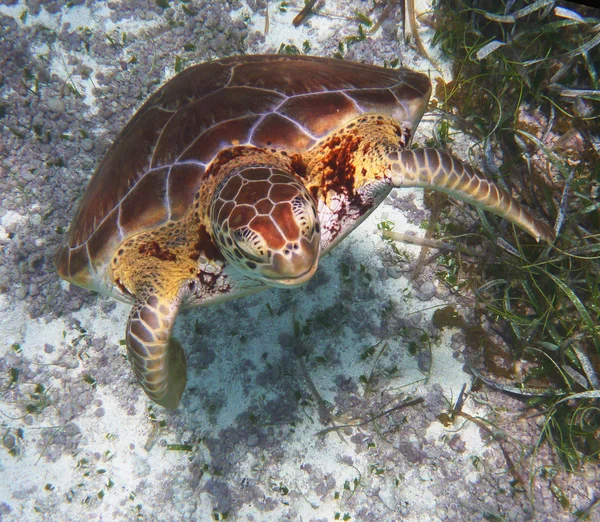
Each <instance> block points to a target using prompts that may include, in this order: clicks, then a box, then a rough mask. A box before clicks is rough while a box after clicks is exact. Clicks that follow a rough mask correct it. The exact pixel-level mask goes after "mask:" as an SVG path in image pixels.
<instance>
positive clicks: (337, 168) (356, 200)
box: [307, 115, 555, 251]
mask: <svg viewBox="0 0 600 522" xmlns="http://www.w3.org/2000/svg"><path fill="white" fill-rule="evenodd" d="M410 139H411V126H410V124H409V123H406V122H404V123H402V122H397V121H395V120H394V119H392V118H388V117H385V116H382V115H365V116H361V117H360V118H358V119H357V120H355V121H353V122H350V123H349V124H348V125H346V126H345V127H343V128H342V129H340V130H339V131H338V132H336V133H333V134H332V135H331V136H330V137H328V138H326V139H325V140H323V141H322V142H320V143H319V144H317V146H316V147H315V150H313V151H309V154H308V155H307V156H308V158H309V160H308V170H309V172H310V173H311V175H310V176H309V178H310V182H309V190H311V191H312V192H313V194H315V195H316V197H317V198H319V199H321V200H322V201H323V204H322V205H321V206H320V208H321V209H322V210H321V212H320V218H321V221H322V236H323V238H324V241H325V244H323V243H322V245H321V249H322V250H323V251H327V250H329V249H331V247H332V246H334V245H335V244H336V243H337V242H338V241H339V240H340V239H342V238H343V237H344V236H345V235H346V234H347V233H348V232H349V231H351V230H353V229H354V228H355V227H356V225H357V223H358V222H360V221H362V220H363V219H364V218H365V217H366V216H367V215H368V214H369V213H370V212H371V211H372V210H373V209H374V208H376V206H377V205H378V204H379V203H380V202H381V201H382V200H383V198H384V197H385V196H386V195H387V194H388V193H389V191H390V190H391V189H392V188H393V187H415V186H416V187H425V188H431V189H435V190H439V191H441V192H446V193H448V194H450V195H451V196H453V197H455V198H456V199H459V200H462V201H465V202H467V203H471V204H473V205H476V206H479V207H482V208H484V209H485V210H489V211H490V212H493V213H494V214H498V215H499V216H501V217H503V218H505V219H507V220H508V221H511V222H512V223H514V224H516V225H517V226H519V227H521V228H523V229H524V230H526V231H527V232H528V233H529V234H531V235H532V236H533V237H534V238H535V239H536V240H538V241H539V240H540V239H542V240H544V241H547V242H552V241H554V239H555V234H554V230H553V229H552V227H550V226H549V225H548V224H547V223H544V222H543V221H541V220H539V219H537V218H535V217H534V216H533V214H532V213H531V212H530V211H529V210H527V209H526V208H525V207H523V206H522V205H521V204H520V203H518V202H517V201H516V200H514V199H513V198H512V197H511V196H510V194H508V192H506V191H505V190H503V189H501V188H499V187H498V186H497V185H495V184H494V183H493V182H492V181H490V180H487V179H486V178H485V177H483V176H482V175H481V174H478V173H476V172H475V171H474V170H473V169H472V168H471V167H469V166H467V165H465V164H464V163H462V162H461V161H459V160H458V159H456V158H454V157H452V156H451V155H450V154H448V153H446V152H443V151H438V150H435V149H415V150H410V149H407V148H406V147H407V146H408V145H409V144H410ZM323 209H324V210H323ZM328 209H333V210H332V211H331V212H329V211H328ZM328 215H334V216H336V217H337V218H338V219H337V221H335V222H334V224H333V226H332V225H330V224H329V223H328Z"/></svg>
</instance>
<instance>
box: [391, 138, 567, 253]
mask: <svg viewBox="0 0 600 522" xmlns="http://www.w3.org/2000/svg"><path fill="white" fill-rule="evenodd" d="M391 171H392V173H391V176H390V179H391V182H392V185H393V186H394V187H423V188H431V189H435V190H439V191H440V192H445V193H446V194H449V195H450V196H452V197H454V198H456V199H459V200H461V201H464V202H466V203H470V204H472V205H475V206H478V207H481V208H483V209H484V210H488V211H490V212H492V213H494V214H497V215H498V216H501V217H503V218H504V219H506V220H508V221H510V222H511V223H514V224H515V225H517V226H519V227H521V228H522V229H523V230H525V231H526V232H527V233H528V234H530V235H531V236H532V237H534V238H535V240H536V241H539V240H540V239H541V240H543V241H546V242H548V243H552V242H554V240H555V239H556V234H555V233H554V229H553V228H552V227H551V226H550V225H548V224H547V223H544V222H543V221H540V220H539V219H537V218H536V217H534V216H533V214H532V213H531V212H530V211H529V210H528V209H526V208H525V207H524V206H523V205H521V204H520V203H519V202H518V201H516V200H515V199H513V198H512V197H511V196H510V194H509V193H508V192H506V190H504V189H502V188H500V187H498V185H496V184H495V183H493V182H492V181H490V180H488V179H485V178H483V177H482V176H481V174H478V173H477V172H475V170H474V169H473V168H471V167H470V166H469V165H466V164H465V163H463V162H462V161H460V160H458V159H456V158H455V157H453V156H451V155H450V154H448V153H447V152H444V151H441V150H436V149H413V150H403V151H400V152H399V154H398V161H394V162H393V163H392V168H391Z"/></svg>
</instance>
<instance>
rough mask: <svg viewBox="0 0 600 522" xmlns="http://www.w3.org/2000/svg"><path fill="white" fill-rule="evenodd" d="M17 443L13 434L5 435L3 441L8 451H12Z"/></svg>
mask: <svg viewBox="0 0 600 522" xmlns="http://www.w3.org/2000/svg"><path fill="white" fill-rule="evenodd" d="M15 442H16V439H15V436H14V435H13V434H12V433H7V434H6V435H4V438H3V439H2V444H4V447H5V448H6V449H12V448H13V447H14V445H15Z"/></svg>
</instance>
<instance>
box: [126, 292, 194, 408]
mask: <svg viewBox="0 0 600 522" xmlns="http://www.w3.org/2000/svg"><path fill="white" fill-rule="evenodd" d="M144 297H145V298H144V299H141V300H140V301H138V302H136V304H135V305H134V306H133V309H132V310H131V313H130V314H129V321H128V323H127V336H126V338H127V352H128V354H129V360H130V361H131V364H132V366H133V370H134V372H135V375H136V377H137V379H138V381H139V382H140V384H141V385H142V388H144V391H145V392H146V394H147V395H148V397H150V399H152V400H153V401H154V402H156V403H157V404H160V405H161V406H164V407H165V408H169V409H175V408H177V406H178V405H179V401H180V400H181V395H182V394H183V391H184V390H185V385H186V382H187V376H186V374H187V362H186V358H185V352H184V351H183V348H182V347H181V345H180V344H179V343H178V342H177V341H176V340H175V339H172V338H171V330H172V328H173V323H174V322H175V317H176V316H177V312H178V310H179V302H176V303H172V302H168V301H167V300H164V299H161V298H160V297H159V296H158V295H156V294H155V293H148V295H145V296H144Z"/></svg>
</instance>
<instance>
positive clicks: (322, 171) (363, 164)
mask: <svg viewBox="0 0 600 522" xmlns="http://www.w3.org/2000/svg"><path fill="white" fill-rule="evenodd" d="M410 138H411V133H410V125H409V124H405V125H404V126H401V125H400V124H399V123H398V122H396V121H395V120H393V119H391V118H387V117H384V116H380V115H366V116H361V117H360V118H358V119H357V120H355V121H353V122H351V123H349V124H347V125H345V126H344V127H343V128H342V129H340V130H339V131H337V132H336V133H334V134H333V135H331V136H329V137H327V138H325V139H324V140H322V141H321V142H319V143H318V144H317V145H316V146H315V147H314V148H313V149H312V150H311V151H309V152H308V153H307V154H306V157H307V158H308V159H307V164H306V169H307V180H306V185H307V187H308V189H309V192H310V193H311V194H312V195H313V197H314V198H315V199H316V200H317V201H318V202H319V218H320V220H321V250H322V252H324V253H325V252H327V251H328V250H331V248H333V247H334V246H335V245H336V244H337V243H338V242H339V241H341V240H342V239H343V238H344V237H345V236H346V235H347V234H348V233H349V232H351V231H352V230H353V229H354V228H356V226H357V225H358V224H359V223H360V222H362V221H363V220H364V219H366V217H367V216H368V215H369V214H370V213H371V212H372V211H373V210H374V209H375V208H376V207H377V206H378V205H379V203H381V201H383V199H385V197H386V196H387V195H388V194H389V192H390V191H391V189H392V188H393V187H392V186H391V184H390V182H389V173H388V167H389V164H390V161H389V160H388V158H387V155H388V154H397V152H398V151H399V150H400V149H402V148H404V147H406V145H407V144H408V143H409V142H410Z"/></svg>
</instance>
